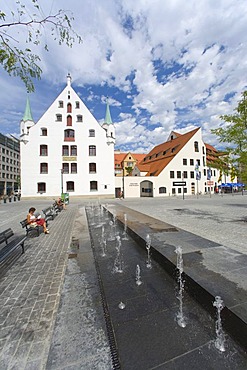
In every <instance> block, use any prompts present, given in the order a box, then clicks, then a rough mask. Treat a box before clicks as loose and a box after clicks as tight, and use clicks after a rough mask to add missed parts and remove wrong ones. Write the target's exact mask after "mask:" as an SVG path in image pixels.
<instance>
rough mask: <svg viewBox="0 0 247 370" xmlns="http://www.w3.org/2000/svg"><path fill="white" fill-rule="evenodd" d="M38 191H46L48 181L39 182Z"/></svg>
mask: <svg viewBox="0 0 247 370" xmlns="http://www.w3.org/2000/svg"><path fill="white" fill-rule="evenodd" d="M37 185H38V193H45V192H46V183H45V182H38V184H37Z"/></svg>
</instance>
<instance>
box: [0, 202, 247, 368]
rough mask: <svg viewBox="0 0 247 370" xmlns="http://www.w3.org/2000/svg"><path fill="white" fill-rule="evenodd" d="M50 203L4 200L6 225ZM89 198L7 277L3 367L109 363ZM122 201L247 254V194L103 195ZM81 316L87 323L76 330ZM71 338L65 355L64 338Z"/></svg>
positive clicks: (0, 304) (0, 347) (2, 283)
mask: <svg viewBox="0 0 247 370" xmlns="http://www.w3.org/2000/svg"><path fill="white" fill-rule="evenodd" d="M51 202H52V201H51V200H45V199H44V200H36V199H35V200H21V201H20V202H12V203H8V204H0V231H3V230H4V229H6V228H8V227H12V229H13V230H14V232H15V233H16V234H23V233H24V231H23V230H22V228H21V226H20V221H21V220H23V219H24V218H26V215H27V212H28V209H29V208H30V207H31V206H33V205H34V206H35V207H36V208H37V210H38V211H41V210H42V209H43V208H46V207H47V206H49V205H50V204H51ZM89 202H90V203H91V201H88V200H87V201H85V200H82V199H79V198H78V199H71V202H70V204H69V206H68V207H67V210H66V211H63V212H61V213H60V214H59V215H58V217H56V219H55V220H54V221H51V222H50V224H49V229H50V234H49V235H45V234H41V235H40V236H39V237H38V238H28V240H27V242H26V252H25V254H23V255H21V256H20V258H19V259H18V260H17V261H16V262H15V264H14V265H13V266H12V267H11V268H10V269H9V270H8V272H7V273H6V274H5V275H4V276H3V277H2V278H1V279H0V364H1V365H0V370H10V369H18V370H22V369H23V370H29V369H31V370H36V369H37V370H44V369H49V370H53V369H70V370H72V369H73V370H74V369H85V370H91V369H99V370H102V369H110V355H109V348H108V347H107V340H106V335H105V328H104V319H103V317H102V312H101V311H100V303H99V293H98V291H97V289H95V286H96V284H95V281H94V275H95V271H94V261H93V259H92V256H91V251H90V242H89V236H88V235H87V227H86V226H85V225H86V220H85V216H83V207H84V206H85V205H87V204H89ZM97 202H98V200H97ZM116 202H121V203H122V204H123V205H125V206H127V207H130V208H133V209H135V210H137V211H139V212H142V213H145V214H148V215H149V216H152V217H155V218H158V219H160V220H162V221H165V222H167V223H169V224H171V225H174V226H176V227H179V228H182V229H184V230H187V231H189V232H192V233H194V234H196V235H199V236H202V237H204V238H207V239H210V240H212V241H215V242H218V243H221V244H222V245H225V246H227V247H230V248H232V249H235V250H238V251H239V252H241V253H245V254H246V253H247V247H246V225H247V224H246V219H247V214H246V209H247V196H246V195H244V196H242V195H234V196H231V195H224V196H223V197H222V196H220V195H218V196H212V197H209V196H200V197H199V198H198V199H197V198H196V197H185V199H184V200H183V199H181V198H178V197H170V198H162V199H157V198H142V199H136V198H135V199H124V200H117V199H116V200H115V199H113V200H103V201H102V203H103V204H104V203H116ZM78 217H79V218H81V224H80V223H78V222H77V219H78ZM82 225H83V227H82ZM81 230H82V231H81ZM83 230H84V231H83ZM85 233H86V234H85ZM80 235H81V236H80ZM73 237H76V238H77V239H80V238H81V241H80V251H81V252H82V253H80V258H77V259H73V258H71V259H68V253H69V251H70V247H71V241H72V240H73ZM76 260H78V263H77V262H76ZM89 272H90V273H89ZM88 273H89V274H88ZM77 286H78V287H79V290H80V294H79V296H78V295H77V293H76V289H75V287H77ZM77 298H78V299H77ZM82 302H85V304H84V305H82ZM71 313H72V316H73V318H74V320H72V321H71V317H72V316H71V315H70V314H71ZM79 321H80V323H82V322H83V325H81V326H80V329H77V328H78V322H79ZM68 323H69V324H70V325H69V326H68ZM70 328H73V331H70V330H69V329H70ZM94 329H95V330H94ZM87 334H88V337H87V336H86V335H87ZM94 334H95V336H94ZM70 338H71V341H70V345H69V346H67V347H66V351H67V352H66V354H67V356H65V355H64V354H63V348H64V343H65V342H67V343H68V339H70ZM82 338H84V340H82ZM87 338H88V339H89V340H88V346H86V345H85V341H87ZM76 343H78V345H76ZM90 344H91V346H90ZM84 347H85V350H84V351H83V348H84ZM95 347H98V348H99V351H95ZM78 353H79V355H78ZM62 354H63V356H62ZM82 364H83V365H82Z"/></svg>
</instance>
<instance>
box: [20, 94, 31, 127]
mask: <svg viewBox="0 0 247 370" xmlns="http://www.w3.org/2000/svg"><path fill="white" fill-rule="evenodd" d="M22 120H23V121H24V122H26V121H33V116H32V112H31V108H30V102H29V97H27V103H26V109H25V113H24V116H23V118H22Z"/></svg>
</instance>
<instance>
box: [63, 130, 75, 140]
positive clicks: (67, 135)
mask: <svg viewBox="0 0 247 370" xmlns="http://www.w3.org/2000/svg"><path fill="white" fill-rule="evenodd" d="M64 141H75V131H74V130H71V129H67V130H64Z"/></svg>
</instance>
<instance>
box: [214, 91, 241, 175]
mask: <svg viewBox="0 0 247 370" xmlns="http://www.w3.org/2000/svg"><path fill="white" fill-rule="evenodd" d="M241 96H242V99H241V100H240V101H239V103H238V106H237V107H236V108H235V109H234V111H235V112H236V113H235V114H232V115H222V116H220V119H221V120H223V121H225V122H226V126H225V128H223V127H220V128H217V129H213V130H211V132H212V133H213V134H215V135H217V136H218V137H219V141H220V142H222V143H228V144H230V145H229V146H228V147H226V149H225V152H226V154H227V156H228V159H229V163H230V164H231V166H232V167H233V169H234V171H236V173H237V175H238V177H239V178H240V181H242V182H246V181H247V91H244V92H243V93H242V94H241Z"/></svg>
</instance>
